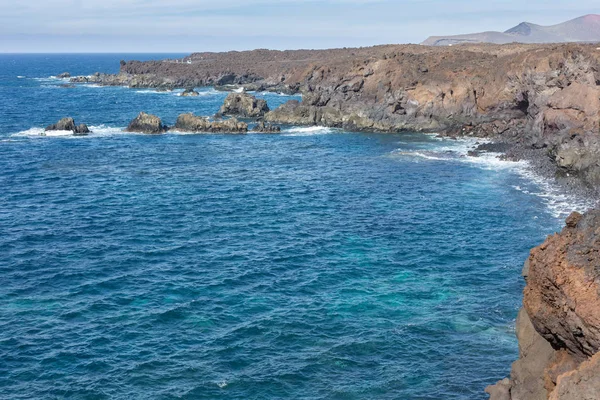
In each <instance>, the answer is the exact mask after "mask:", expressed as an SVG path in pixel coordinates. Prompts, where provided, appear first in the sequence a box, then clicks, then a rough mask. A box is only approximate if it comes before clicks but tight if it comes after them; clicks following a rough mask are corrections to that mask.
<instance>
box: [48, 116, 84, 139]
mask: <svg viewBox="0 0 600 400" xmlns="http://www.w3.org/2000/svg"><path fill="white" fill-rule="evenodd" d="M45 130H46V131H71V132H73V134H74V135H76V136H84V135H87V134H88V133H90V130H89V128H88V126H87V125H86V124H79V125H76V124H75V120H73V118H63V119H61V120H60V121H58V122H57V123H56V124H52V125H48V126H47V127H46V129H45Z"/></svg>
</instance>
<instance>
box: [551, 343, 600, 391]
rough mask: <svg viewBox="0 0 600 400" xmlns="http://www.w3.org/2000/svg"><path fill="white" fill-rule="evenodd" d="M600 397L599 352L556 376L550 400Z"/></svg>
mask: <svg viewBox="0 0 600 400" xmlns="http://www.w3.org/2000/svg"><path fill="white" fill-rule="evenodd" d="M599 397H600V354H596V355H595V356H594V357H592V358H590V359H589V360H587V361H585V362H583V363H582V364H581V365H580V366H579V367H578V368H577V369H574V370H572V371H570V372H567V373H565V374H563V375H561V376H560V377H559V378H558V382H557V385H556V389H554V391H553V392H552V394H551V395H550V400H596V399H598V398H599Z"/></svg>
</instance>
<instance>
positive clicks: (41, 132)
mask: <svg viewBox="0 0 600 400" xmlns="http://www.w3.org/2000/svg"><path fill="white" fill-rule="evenodd" d="M11 136H13V137H19V136H25V137H65V136H73V132H72V131H47V132H46V130H45V129H44V128H30V129H27V130H24V131H21V132H17V133H15V134H13V135H11ZM73 137H74V136H73Z"/></svg>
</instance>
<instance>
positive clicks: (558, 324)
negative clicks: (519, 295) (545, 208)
mask: <svg viewBox="0 0 600 400" xmlns="http://www.w3.org/2000/svg"><path fill="white" fill-rule="evenodd" d="M529 265H530V267H529V278H528V281H527V287H526V289H525V296H524V300H523V304H524V307H525V309H526V310H527V312H528V314H529V315H530V317H531V320H532V322H533V325H534V326H535V328H536V330H537V331H538V332H540V334H541V335H542V336H543V337H544V338H545V339H546V340H548V341H549V342H550V343H551V344H552V346H553V347H554V348H556V349H566V350H568V351H569V353H571V354H572V355H573V356H575V357H576V358H577V359H579V360H584V359H586V358H587V357H591V356H593V355H594V354H596V353H597V352H598V351H599V350H600V211H598V210H595V211H591V212H588V213H587V214H586V215H585V216H582V215H580V214H577V213H574V214H572V215H571V216H570V217H569V218H568V219H567V226H566V228H565V229H564V230H563V231H562V232H561V233H560V234H557V235H554V236H551V237H550V238H548V240H546V242H545V243H544V244H542V245H541V246H539V247H537V248H535V249H534V250H532V252H531V256H530V260H529Z"/></svg>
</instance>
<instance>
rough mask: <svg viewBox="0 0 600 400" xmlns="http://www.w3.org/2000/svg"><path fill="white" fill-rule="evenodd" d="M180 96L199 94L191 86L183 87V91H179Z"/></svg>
mask: <svg viewBox="0 0 600 400" xmlns="http://www.w3.org/2000/svg"><path fill="white" fill-rule="evenodd" d="M181 96H183V97H197V96H200V93H198V92H196V91H195V90H194V89H193V88H188V89H185V91H183V93H181Z"/></svg>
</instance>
